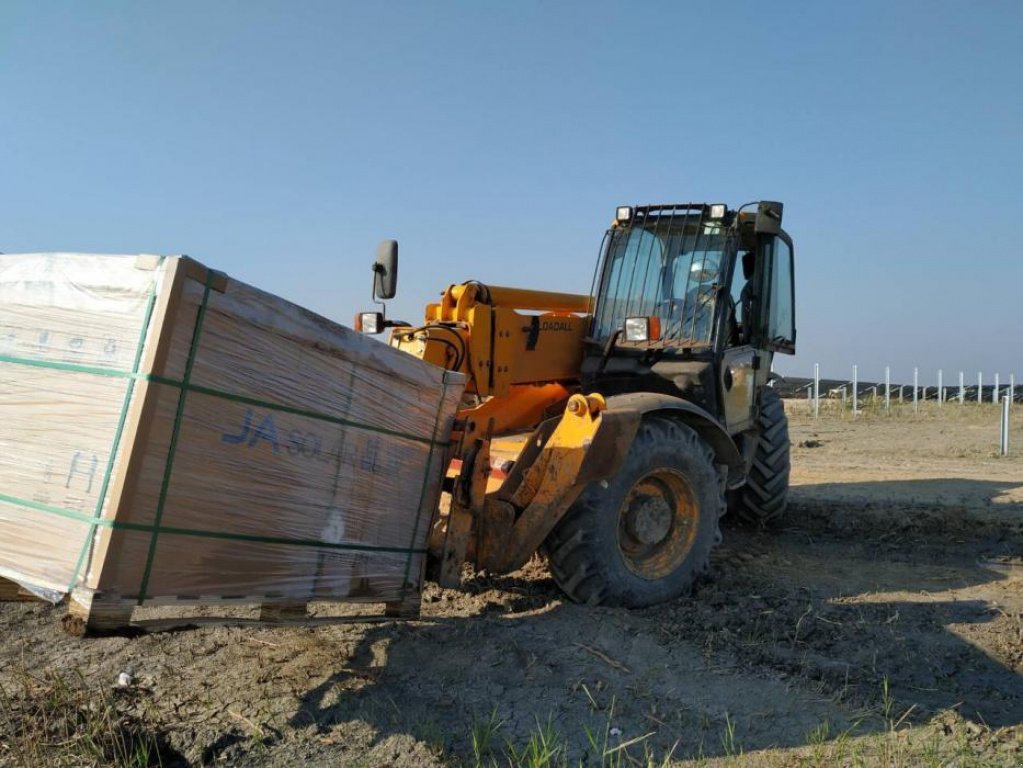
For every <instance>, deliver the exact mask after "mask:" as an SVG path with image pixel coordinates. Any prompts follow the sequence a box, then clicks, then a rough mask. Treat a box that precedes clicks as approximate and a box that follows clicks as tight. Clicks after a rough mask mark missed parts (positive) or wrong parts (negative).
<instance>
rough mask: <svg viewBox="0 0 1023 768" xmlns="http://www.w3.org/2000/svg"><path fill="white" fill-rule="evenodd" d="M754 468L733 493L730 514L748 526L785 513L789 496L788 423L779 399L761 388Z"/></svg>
mask: <svg viewBox="0 0 1023 768" xmlns="http://www.w3.org/2000/svg"><path fill="white" fill-rule="evenodd" d="M757 426H758V427H759V429H760V436H759V438H758V439H757V448H756V452H755V453H754V455H753V466H752V467H751V468H750V471H749V475H748V476H747V478H746V484H745V485H744V486H742V488H740V489H739V490H738V492H737V493H736V494H735V497H734V503H733V504H732V505H731V506H732V509H733V511H734V512H735V513H736V514H737V515H738V516H739V517H740V518H742V519H743V520H744V521H745V522H747V523H754V524H756V525H767V524H768V523H772V522H776V521H777V520H778V519H779V518H780V517H781V516H782V514H784V512H785V507H786V505H787V504H788V496H789V470H790V468H791V462H790V459H789V447H790V446H789V420H788V417H787V416H786V415H785V405H784V403H783V402H782V399H781V396H780V395H779V394H778V393H777V392H775V391H774V390H773V389H771V388H770V387H766V388H765V389H764V394H763V400H762V401H761V404H760V422H759V424H758V425H757Z"/></svg>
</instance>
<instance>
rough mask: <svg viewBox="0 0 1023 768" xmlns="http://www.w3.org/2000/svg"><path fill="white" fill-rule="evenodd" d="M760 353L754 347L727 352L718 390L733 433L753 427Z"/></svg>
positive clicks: (722, 359)
mask: <svg viewBox="0 0 1023 768" xmlns="http://www.w3.org/2000/svg"><path fill="white" fill-rule="evenodd" d="M757 367H758V365H757V350H756V349H754V347H753V346H752V345H750V344H744V345H742V346H740V347H732V348H731V349H727V350H725V353H724V354H723V355H722V357H721V370H720V372H719V373H718V376H719V381H718V391H719V392H720V393H721V405H722V410H723V411H724V416H725V428H726V429H727V430H728V432H729V434H733V435H734V434H735V433H736V432H742V431H743V430H745V429H749V428H750V427H751V426H752V425H753V414H754V407H753V406H754V397H755V396H756V393H757V391H758V388H757V374H758V373H759V371H757Z"/></svg>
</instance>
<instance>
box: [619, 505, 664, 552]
mask: <svg viewBox="0 0 1023 768" xmlns="http://www.w3.org/2000/svg"><path fill="white" fill-rule="evenodd" d="M672 515H673V511H672V508H671V507H670V506H669V505H668V502H667V501H665V500H664V497H663V496H643V497H641V498H639V499H637V500H636V503H634V504H633V505H632V506H631V507H630V508H629V510H628V511H627V512H626V516H625V525H626V526H627V527H628V530H629V533H630V534H631V535H632V536H633V537H635V539H636V540H637V541H639V542H641V543H643V544H657V543H658V542H659V541H663V540H664V537H665V536H667V535H668V531H670V530H671V519H672Z"/></svg>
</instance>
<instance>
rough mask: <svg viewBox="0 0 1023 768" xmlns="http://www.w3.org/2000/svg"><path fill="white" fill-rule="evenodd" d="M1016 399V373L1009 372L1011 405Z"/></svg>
mask: <svg viewBox="0 0 1023 768" xmlns="http://www.w3.org/2000/svg"><path fill="white" fill-rule="evenodd" d="M1015 399H1016V374H1015V373H1010V374H1009V404H1010V405H1011V404H1012V403H1013V401H1015Z"/></svg>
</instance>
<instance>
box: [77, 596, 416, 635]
mask: <svg viewBox="0 0 1023 768" xmlns="http://www.w3.org/2000/svg"><path fill="white" fill-rule="evenodd" d="M316 602H317V604H318V605H330V604H331V601H316ZM336 605H344V606H346V607H354V606H353V604H352V603H350V602H348V603H336ZM362 605H363V606H364V607H366V608H367V609H368V608H371V607H377V610H376V612H372V611H369V610H367V611H360V612H353V613H350V614H344V615H327V616H320V615H315V616H314V615H310V613H309V606H310V604H309V603H304V602H297V601H288V600H282V599H280V598H279V597H270V596H266V595H259V596H246V597H229V598H225V597H198V598H197V597H194V596H188V597H175V598H161V599H157V600H147V601H146V602H145V603H144V604H143V605H142V606H139V605H138V604H137V601H135V600H129V599H125V598H121V597H119V596H117V595H100V594H97V595H94V596H91V600H86V599H85V598H84V597H83V596H82V595H74V594H73V595H72V596H71V599H70V601H69V602H68V613H67V615H66V616H65V617H64V620H63V626H64V630H65V631H66V632H68V634H71V635H74V636H76V637H90V636H97V635H111V634H139V633H146V632H164V631H168V630H174V629H186V628H194V627H206V626H242V627H247V626H320V625H326V624H361V623H372V622H381V621H395V620H415V619H418V618H419V615H420V608H421V605H422V597H421V595H420V594H419V593H410V594H409V595H408V596H407V597H406V598H405V599H404V600H400V601H394V602H388V603H366V604H362ZM211 607H212V608H220V609H225V608H246V607H249V608H258V613H257V615H256V616H255V617H251V616H225V615H206V614H205V611H204V612H203V613H201V614H199V615H197V609H207V608H211ZM140 608H141V609H143V610H138V609H140ZM147 608H173V609H175V611H174V613H178V612H181V613H182V614H183V615H174V616H169V617H168V616H160V617H159V618H145V617H143V616H140V615H139V614H142V613H145V612H146V611H145V610H144V609H147ZM381 608H382V610H381Z"/></svg>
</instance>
